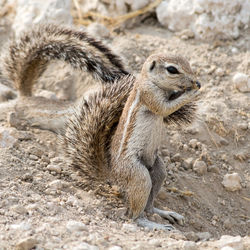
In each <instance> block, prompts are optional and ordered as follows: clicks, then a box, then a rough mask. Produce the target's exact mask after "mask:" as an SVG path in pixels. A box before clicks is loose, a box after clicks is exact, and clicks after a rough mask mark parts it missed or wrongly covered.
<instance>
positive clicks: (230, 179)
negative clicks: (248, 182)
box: [222, 173, 242, 191]
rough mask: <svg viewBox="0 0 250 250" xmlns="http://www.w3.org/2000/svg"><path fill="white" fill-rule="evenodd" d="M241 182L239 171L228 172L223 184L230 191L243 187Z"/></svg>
mask: <svg viewBox="0 0 250 250" xmlns="http://www.w3.org/2000/svg"><path fill="white" fill-rule="evenodd" d="M240 182H241V178H240V176H239V174H238V173H233V174H226V175H225V176H224V178H223V181H222V185H223V186H224V187H225V188H226V190H228V191H237V190H240V189H241V188H242V187H241V184H240Z"/></svg>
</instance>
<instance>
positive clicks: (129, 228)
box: [122, 223, 137, 232]
mask: <svg viewBox="0 0 250 250" xmlns="http://www.w3.org/2000/svg"><path fill="white" fill-rule="evenodd" d="M122 229H123V230H125V231H129V232H136V231H137V226H136V225H133V224H128V223H123V225H122Z"/></svg>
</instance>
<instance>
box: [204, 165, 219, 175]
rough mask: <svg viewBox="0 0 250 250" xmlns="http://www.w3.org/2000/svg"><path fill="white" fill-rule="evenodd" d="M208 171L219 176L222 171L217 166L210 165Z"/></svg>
mask: <svg viewBox="0 0 250 250" xmlns="http://www.w3.org/2000/svg"><path fill="white" fill-rule="evenodd" d="M207 171H208V172H211V173H215V174H219V173H220V169H219V168H218V167H217V166H215V165H210V166H208V167H207Z"/></svg>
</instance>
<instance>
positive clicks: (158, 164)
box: [145, 156, 184, 226]
mask: <svg viewBox="0 0 250 250" xmlns="http://www.w3.org/2000/svg"><path fill="white" fill-rule="evenodd" d="M149 174H150V177H151V181H152V189H151V192H150V195H149V198H148V202H147V205H146V209H145V211H146V212H149V213H155V214H158V215H160V216H161V217H162V218H164V219H167V220H168V221H169V222H170V223H176V222H177V223H178V224H179V225H183V223H184V217H183V216H182V215H180V214H178V213H176V212H174V211H165V210H161V209H158V208H155V207H153V203H154V199H155V197H156V195H157V194H158V192H159V190H160V188H161V186H162V183H163V181H164V179H165V176H166V174H165V165H164V162H163V160H162V159H161V158H160V157H159V156H157V158H156V160H155V163H154V165H153V167H152V170H151V171H149ZM167 226H168V225H167Z"/></svg>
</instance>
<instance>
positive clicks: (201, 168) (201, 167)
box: [193, 160, 207, 175]
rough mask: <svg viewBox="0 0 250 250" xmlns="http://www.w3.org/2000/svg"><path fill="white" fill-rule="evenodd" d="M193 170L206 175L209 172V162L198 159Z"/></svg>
mask: <svg viewBox="0 0 250 250" xmlns="http://www.w3.org/2000/svg"><path fill="white" fill-rule="evenodd" d="M193 170H194V171H195V172H196V173H197V174H199V175H204V174H205V173H206V172H207V164H206V163H205V162H204V161H200V160H196V161H195V162H194V165H193Z"/></svg>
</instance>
